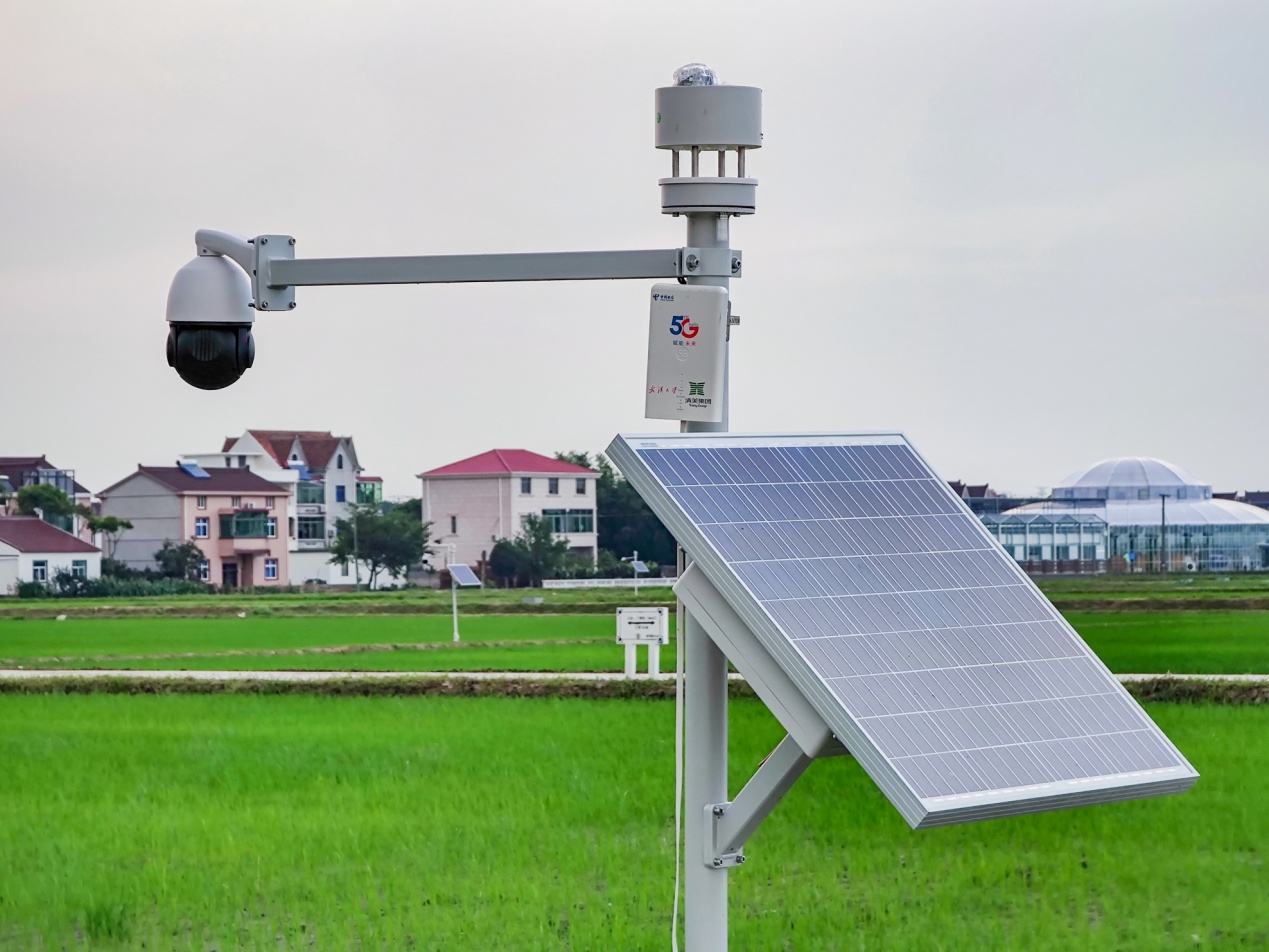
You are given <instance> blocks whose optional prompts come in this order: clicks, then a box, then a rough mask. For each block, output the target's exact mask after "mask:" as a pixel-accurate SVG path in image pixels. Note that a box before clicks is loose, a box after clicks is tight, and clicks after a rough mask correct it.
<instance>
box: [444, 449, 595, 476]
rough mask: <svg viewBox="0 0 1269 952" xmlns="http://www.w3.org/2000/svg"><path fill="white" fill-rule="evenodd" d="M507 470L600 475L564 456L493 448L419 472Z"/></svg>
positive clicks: (471, 473)
mask: <svg viewBox="0 0 1269 952" xmlns="http://www.w3.org/2000/svg"><path fill="white" fill-rule="evenodd" d="M507 473H525V474H529V475H536V474H538V473H575V474H578V475H581V474H583V473H588V474H590V475H592V476H594V475H596V473H595V471H594V470H593V469H587V468H586V467H585V466H577V465H574V464H573V463H566V462H564V461H563V460H559V459H553V458H551V457H550V456H543V455H542V454H541V453H531V452H529V451H528V450H490V451H489V452H487V453H481V454H480V455H479V456H471V457H468V458H467V459H461V460H459V461H458V462H457V463H450V464H449V465H448V466H438V467H437V468H436V469H429V470H428V471H427V472H426V473H419V478H420V479H422V478H425V477H430V476H503V475H506V474H507Z"/></svg>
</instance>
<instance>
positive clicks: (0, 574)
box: [0, 516, 101, 595]
mask: <svg viewBox="0 0 1269 952" xmlns="http://www.w3.org/2000/svg"><path fill="white" fill-rule="evenodd" d="M59 572H66V573H67V574H69V575H74V576H76V577H77V578H83V579H89V578H97V577H99V576H100V575H101V550H100V549H98V548H97V547H96V546H95V545H92V544H91V543H89V542H85V541H84V540H83V539H80V538H77V537H76V536H73V535H71V534H70V533H69V532H64V531H63V530H61V529H59V528H57V527H56V526H54V525H50V524H49V523H47V522H45V521H43V520H41V519H37V518H36V517H35V516H0V595H16V594H17V591H18V585H19V584H20V583H22V582H41V583H45V584H48V583H51V582H52V581H53V579H54V578H56V577H57V574H58V573H59Z"/></svg>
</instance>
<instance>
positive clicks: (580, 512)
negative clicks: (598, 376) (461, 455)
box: [419, 450, 599, 566]
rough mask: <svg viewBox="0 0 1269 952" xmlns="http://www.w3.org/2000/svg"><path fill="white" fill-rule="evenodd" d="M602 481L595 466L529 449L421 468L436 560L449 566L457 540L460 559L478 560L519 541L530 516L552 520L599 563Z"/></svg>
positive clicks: (576, 550)
mask: <svg viewBox="0 0 1269 952" xmlns="http://www.w3.org/2000/svg"><path fill="white" fill-rule="evenodd" d="M598 478H599V474H598V473H596V472H595V471H594V470H592V469H586V468H585V467H583V466H576V465H574V464H572V463H566V462H564V461H563V460H558V459H552V458H551V457H549V456H542V455H540V454H538V453H531V452H529V451H528V450H490V451H489V452H487V453H481V454H480V455H479V456H473V457H471V458H469V459H464V460H459V461H458V462H457V463H450V464H449V465H447V466H439V467H437V468H436V469H430V470H428V471H427V472H425V473H420V474H419V479H421V480H422V481H423V521H424V522H430V523H431V524H432V548H433V552H432V562H433V564H434V565H437V566H440V565H443V564H444V561H445V558H446V557H447V556H448V554H449V550H448V548H447V547H448V546H449V545H451V544H452V545H455V546H456V549H455V554H454V561H455V562H462V563H465V564H467V565H475V564H476V563H478V562H480V561H481V560H483V559H485V558H487V557H488V554H489V550H490V549H492V548H493V545H494V543H495V542H497V541H498V540H499V539H509V538H514V537H515V536H516V534H517V533H519V531H520V524H521V521H522V520H523V519H524V517H525V516H527V515H535V516H542V517H544V518H546V519H549V520H551V522H552V523H553V524H554V527H555V531H556V533H557V534H558V535H560V536H562V537H564V538H565V539H567V540H568V548H569V552H570V553H571V554H573V555H580V556H584V557H586V558H589V559H591V560H594V559H595V558H596V557H597V556H598V554H599V537H598V535H597V534H596V529H595V487H596V483H597V480H598Z"/></svg>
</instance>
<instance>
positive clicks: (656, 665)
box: [648, 641, 661, 678]
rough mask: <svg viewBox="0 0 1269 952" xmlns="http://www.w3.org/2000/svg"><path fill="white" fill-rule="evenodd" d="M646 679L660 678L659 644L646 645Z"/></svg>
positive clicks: (655, 642)
mask: <svg viewBox="0 0 1269 952" xmlns="http://www.w3.org/2000/svg"><path fill="white" fill-rule="evenodd" d="M648 677H650V678H659V677H661V642H659V641H652V642H649V643H648Z"/></svg>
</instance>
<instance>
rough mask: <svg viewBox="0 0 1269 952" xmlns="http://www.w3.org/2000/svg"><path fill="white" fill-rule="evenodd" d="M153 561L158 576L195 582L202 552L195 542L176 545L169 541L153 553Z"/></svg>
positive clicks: (201, 559)
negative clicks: (157, 567) (157, 568)
mask: <svg viewBox="0 0 1269 952" xmlns="http://www.w3.org/2000/svg"><path fill="white" fill-rule="evenodd" d="M154 561H156V562H158V563H159V575H161V576H163V577H164V578H183V579H185V580H186V581H189V582H197V581H198V563H199V562H201V561H203V550H202V549H200V548H199V547H198V543H196V542H180V543H177V542H173V541H172V540H171V539H169V540H168V541H166V542H164V543H163V546H162V548H160V549H159V551H157V552H155V553H154Z"/></svg>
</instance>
